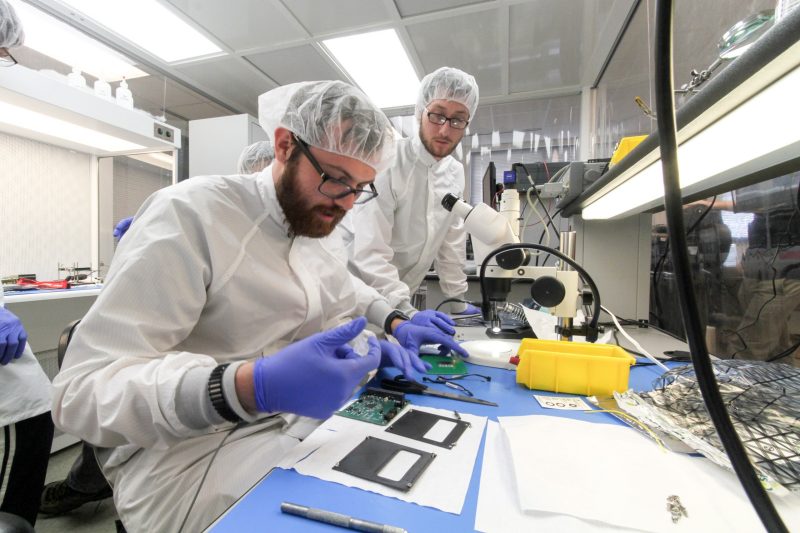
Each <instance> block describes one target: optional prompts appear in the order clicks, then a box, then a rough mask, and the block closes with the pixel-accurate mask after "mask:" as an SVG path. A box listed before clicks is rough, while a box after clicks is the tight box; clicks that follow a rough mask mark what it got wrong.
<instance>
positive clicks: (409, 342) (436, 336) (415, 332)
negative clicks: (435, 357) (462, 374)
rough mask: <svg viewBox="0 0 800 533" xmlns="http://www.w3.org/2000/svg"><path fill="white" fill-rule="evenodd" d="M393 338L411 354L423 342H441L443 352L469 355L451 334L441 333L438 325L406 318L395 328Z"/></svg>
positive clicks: (414, 352)
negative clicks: (422, 324) (419, 323)
mask: <svg viewBox="0 0 800 533" xmlns="http://www.w3.org/2000/svg"><path fill="white" fill-rule="evenodd" d="M394 338H395V339H397V340H398V341H399V342H400V344H401V345H402V346H403V347H404V348H405V349H407V350H409V351H410V352H411V353H413V354H418V353H419V347H420V346H422V345H423V344H441V350H442V352H444V353H447V352H449V351H450V350H452V351H454V352H456V353H457V354H459V355H461V356H462V357H469V354H468V353H467V351H466V350H465V349H464V348H462V347H461V345H459V344H458V343H457V342H456V340H455V339H454V338H453V336H452V335H447V334H446V333H443V332H442V331H441V330H440V329H439V328H438V327H434V326H420V325H418V324H414V323H413V322H411V321H410V320H406V321H405V322H401V323H400V325H398V326H397V327H396V328H395V330H394Z"/></svg>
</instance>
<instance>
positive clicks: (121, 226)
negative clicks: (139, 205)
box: [114, 217, 133, 241]
mask: <svg viewBox="0 0 800 533" xmlns="http://www.w3.org/2000/svg"><path fill="white" fill-rule="evenodd" d="M131 222H133V217H128V218H123V219H122V220H120V221H119V222H117V225H116V226H114V238H115V239H116V240H117V241H119V240H120V239H121V238H122V236H123V235H125V233H127V231H128V228H130V227H131Z"/></svg>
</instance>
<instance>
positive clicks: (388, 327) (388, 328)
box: [383, 309, 411, 335]
mask: <svg viewBox="0 0 800 533" xmlns="http://www.w3.org/2000/svg"><path fill="white" fill-rule="evenodd" d="M396 318H399V319H401V320H411V319H410V318H408V315H407V314H405V313H403V312H402V311H398V310H397V309H395V310H394V311H392V312H391V313H389V315H388V316H387V317H386V320H385V321H384V323H383V331H385V332H386V334H387V335H391V334H392V322H393V321H394V320H395V319H396Z"/></svg>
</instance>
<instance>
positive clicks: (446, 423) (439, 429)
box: [422, 420, 456, 442]
mask: <svg viewBox="0 0 800 533" xmlns="http://www.w3.org/2000/svg"><path fill="white" fill-rule="evenodd" d="M454 427H456V423H455V422H451V421H450V420H439V421H438V422H436V423H435V424H434V425H433V427H432V428H431V429H429V430H428V432H427V433H425V435H423V436H422V438H424V439H428V440H432V441H435V442H444V439H446V438H447V436H448V435H449V434H450V432H451V431H453V428H454Z"/></svg>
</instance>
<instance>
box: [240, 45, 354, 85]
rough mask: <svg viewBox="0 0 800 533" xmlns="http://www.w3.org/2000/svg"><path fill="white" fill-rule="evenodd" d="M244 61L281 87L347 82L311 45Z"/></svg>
mask: <svg viewBox="0 0 800 533" xmlns="http://www.w3.org/2000/svg"><path fill="white" fill-rule="evenodd" d="M246 59H247V60H249V61H250V62H252V63H253V64H254V65H255V66H256V67H258V68H259V69H260V70H261V71H262V72H264V73H265V74H266V75H267V76H269V77H270V78H272V79H273V80H275V81H277V82H278V83H280V84H281V85H286V84H287V83H295V82H298V81H308V80H342V81H347V80H346V79H345V78H344V77H343V76H342V75H341V74H340V73H339V71H338V70H337V69H335V68H333V67H332V66H331V65H330V63H328V62H327V61H326V60H325V59H324V58H323V57H322V56H321V55H320V54H319V52H317V50H316V49H315V48H314V47H313V46H311V45H304V46H298V47H296V48H285V49H283V50H276V51H274V52H265V53H263V54H255V55H252V56H246Z"/></svg>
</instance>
